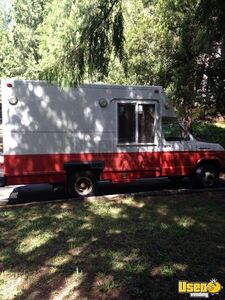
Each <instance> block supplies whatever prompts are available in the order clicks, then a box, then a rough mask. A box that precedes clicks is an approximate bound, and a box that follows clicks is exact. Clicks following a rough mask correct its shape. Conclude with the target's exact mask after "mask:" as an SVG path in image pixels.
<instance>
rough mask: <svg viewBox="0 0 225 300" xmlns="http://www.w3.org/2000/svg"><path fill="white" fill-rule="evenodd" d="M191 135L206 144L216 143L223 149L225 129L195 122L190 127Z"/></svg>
mask: <svg viewBox="0 0 225 300" xmlns="http://www.w3.org/2000/svg"><path fill="white" fill-rule="evenodd" d="M192 130H193V135H194V136H195V137H197V138H200V139H203V140H205V141H207V142H211V143H218V144H220V145H222V146H223V147H224V148H225V128H222V127H218V126H216V125H214V124H211V123H200V122H196V123H194V124H193V126H192Z"/></svg>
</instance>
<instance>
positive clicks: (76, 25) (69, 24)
mask: <svg viewBox="0 0 225 300" xmlns="http://www.w3.org/2000/svg"><path fill="white" fill-rule="evenodd" d="M56 3H57V5H56ZM121 5H122V3H121V0H114V1H112V0H111V1H109V0H108V1H103V0H102V1H92V2H91V3H88V2H86V1H81V2H79V3H77V2H74V3H73V2H71V1H69V0H67V1H64V2H63V3H61V4H60V5H58V1H53V2H52V3H51V5H50V6H49V11H48V15H47V16H46V19H45V21H44V23H43V25H42V26H41V28H40V30H41V34H42V38H41V45H40V50H41V51H40V52H41V55H42V58H43V59H42V62H41V69H42V73H41V76H42V77H43V78H45V79H47V80H49V81H53V82H56V83H57V84H60V85H73V84H77V83H79V82H81V81H82V80H83V79H85V78H87V77H89V78H92V80H102V79H104V78H105V77H107V75H108V66H109V62H110V58H111V55H112V53H113V51H114V54H115V57H118V58H119V60H120V61H123V59H124V48H123V14H122V6H121ZM56 6H57V9H54V10H52V9H51V7H56Z"/></svg>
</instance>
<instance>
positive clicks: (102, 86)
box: [4, 79, 163, 91]
mask: <svg viewBox="0 0 225 300" xmlns="http://www.w3.org/2000/svg"><path fill="white" fill-rule="evenodd" d="M4 81H8V82H13V83H14V84H15V85H23V84H29V83H32V85H42V86H46V85H54V84H52V83H50V82H46V81H42V80H18V79H9V80H4ZM74 87H77V88H85V87H87V88H98V89H105V88H110V89H124V88H129V89H158V90H159V91H162V90H163V87H162V86H157V85H126V84H108V83H103V82H101V83H99V82H97V83H83V84H81V85H78V86H74ZM71 88H72V87H71Z"/></svg>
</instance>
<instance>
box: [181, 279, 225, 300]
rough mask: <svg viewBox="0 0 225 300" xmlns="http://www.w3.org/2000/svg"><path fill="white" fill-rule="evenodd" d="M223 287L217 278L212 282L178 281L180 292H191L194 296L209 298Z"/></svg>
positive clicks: (190, 294) (191, 295)
mask: <svg viewBox="0 0 225 300" xmlns="http://www.w3.org/2000/svg"><path fill="white" fill-rule="evenodd" d="M222 288H223V287H222V285H221V284H220V283H219V281H217V280H216V279H212V280H210V282H200V281H197V282H191V281H181V280H180V281H178V293H180V294H189V296H190V297H192V298H199V297H201V298H209V296H210V295H218V294H219V293H220V291H221V290H222Z"/></svg>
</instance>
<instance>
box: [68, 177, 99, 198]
mask: <svg viewBox="0 0 225 300" xmlns="http://www.w3.org/2000/svg"><path fill="white" fill-rule="evenodd" d="M96 189H97V180H96V177H95V175H94V174H93V173H91V172H89V171H86V172H82V173H75V174H73V175H71V176H70V178H69V182H68V191H69V194H70V196H73V197H81V198H83V197H88V196H93V195H95V193H96Z"/></svg>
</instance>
